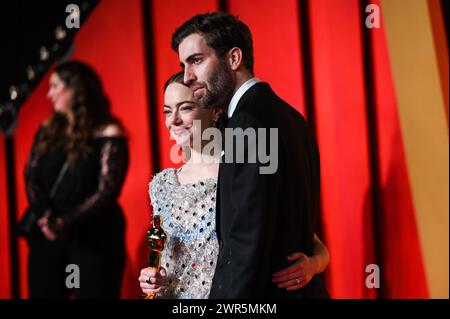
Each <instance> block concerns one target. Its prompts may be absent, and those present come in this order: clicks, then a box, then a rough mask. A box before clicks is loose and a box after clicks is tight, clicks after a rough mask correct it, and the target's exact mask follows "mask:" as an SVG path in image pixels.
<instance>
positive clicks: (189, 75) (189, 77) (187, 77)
mask: <svg viewBox="0 0 450 319" xmlns="http://www.w3.org/2000/svg"><path fill="white" fill-rule="evenodd" d="M195 80H196V77H195V74H194V72H192V69H191V68H189V67H186V68H185V69H184V79H183V81H184V84H186V85H190V84H191V83H192V82H194V81H195Z"/></svg>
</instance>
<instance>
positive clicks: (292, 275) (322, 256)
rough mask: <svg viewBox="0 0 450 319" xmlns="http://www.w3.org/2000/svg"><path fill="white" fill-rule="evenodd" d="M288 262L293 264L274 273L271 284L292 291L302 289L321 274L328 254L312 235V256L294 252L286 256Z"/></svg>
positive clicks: (327, 260) (325, 248) (328, 259)
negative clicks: (315, 276)
mask: <svg viewBox="0 0 450 319" xmlns="http://www.w3.org/2000/svg"><path fill="white" fill-rule="evenodd" d="M288 260H290V261H295V262H294V264H292V265H290V266H289V267H287V268H285V269H283V270H281V271H279V272H277V273H275V274H274V276H273V279H272V282H274V283H277V286H278V287H279V288H286V290H288V291H292V290H297V289H300V288H303V287H304V286H306V285H307V284H308V283H309V282H310V280H311V279H312V278H313V277H314V275H317V274H320V273H322V272H323V271H324V270H325V269H326V268H327V266H328V263H329V261H330V254H329V252H328V248H327V247H326V246H325V245H324V244H323V243H322V241H321V240H320V239H319V237H317V235H316V234H314V238H313V255H312V256H310V257H308V256H306V255H305V254H303V253H301V252H295V253H293V254H291V255H289V256H288Z"/></svg>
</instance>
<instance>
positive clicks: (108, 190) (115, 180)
mask: <svg viewBox="0 0 450 319" xmlns="http://www.w3.org/2000/svg"><path fill="white" fill-rule="evenodd" d="M104 132H106V133H107V134H105V133H104V134H103V135H97V137H110V138H111V139H110V140H108V141H106V142H105V144H104V145H103V146H102V149H101V151H100V158H99V160H100V165H101V167H100V175H99V177H98V186H97V190H96V192H95V193H94V194H92V195H91V196H89V197H88V198H86V199H85V200H84V201H83V202H82V203H80V205H79V206H78V207H76V208H75V209H74V210H73V211H72V212H69V213H68V214H67V215H66V216H64V217H62V218H57V219H56V221H55V232H56V233H57V234H59V235H63V234H65V233H67V232H68V229H69V228H70V226H71V225H72V223H74V222H77V221H79V220H86V219H89V218H91V217H92V215H93V213H94V212H95V211H98V209H100V208H102V207H103V206H105V205H107V204H109V203H110V202H111V201H112V200H114V199H115V198H116V197H117V196H118V195H119V194H120V190H121V189H122V185H123V182H124V180H125V176H126V173H127V169H128V145H127V141H126V139H124V138H113V137H123V135H120V130H118V129H117V128H111V129H109V128H108V127H107V128H106V129H105V130H104ZM111 132H112V133H111Z"/></svg>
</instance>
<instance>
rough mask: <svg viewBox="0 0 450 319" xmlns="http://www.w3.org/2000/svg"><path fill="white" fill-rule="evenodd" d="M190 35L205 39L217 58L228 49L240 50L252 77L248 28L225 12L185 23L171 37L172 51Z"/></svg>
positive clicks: (250, 35)
mask: <svg viewBox="0 0 450 319" xmlns="http://www.w3.org/2000/svg"><path fill="white" fill-rule="evenodd" d="M192 33H199V34H201V35H203V36H204V37H205V40H206V44H208V46H209V47H211V48H213V49H214V50H215V51H216V54H217V56H218V57H223V56H225V53H227V52H228V51H229V50H230V49H232V48H234V47H238V48H240V49H241V50H242V62H243V64H244V66H245V67H246V68H247V70H248V71H250V73H251V74H252V75H253V64H254V58H253V40H252V34H251V32H250V29H249V28H248V26H247V25H246V24H245V23H244V22H242V21H240V20H239V19H238V18H236V17H235V16H233V15H231V14H229V13H225V12H214V13H206V14H199V15H196V16H194V17H192V18H191V19H190V20H188V21H186V22H185V23H184V24H183V25H182V26H181V27H179V28H178V29H177V30H175V32H174V34H173V35H172V49H173V50H174V51H175V52H178V46H179V45H180V43H181V42H182V41H183V39H184V38H186V37H187V36H189V35H191V34H192Z"/></svg>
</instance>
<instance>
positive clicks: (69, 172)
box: [25, 61, 128, 298]
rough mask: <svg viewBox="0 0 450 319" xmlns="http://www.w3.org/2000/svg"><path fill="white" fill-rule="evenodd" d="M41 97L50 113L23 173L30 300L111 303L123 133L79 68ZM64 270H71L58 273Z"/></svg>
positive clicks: (121, 225)
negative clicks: (32, 226) (31, 224)
mask: <svg viewBox="0 0 450 319" xmlns="http://www.w3.org/2000/svg"><path fill="white" fill-rule="evenodd" d="M48 98H49V99H50V100H51V102H52V104H53V108H54V112H53V114H52V116H51V117H50V118H49V119H47V120H45V121H44V122H43V123H42V124H41V126H40V128H39V130H38V132H37V134H36V136H35V139H34V142H33V146H32V149H31V153H30V156H29V160H28V162H27V165H26V169H25V180H26V190H27V197H28V201H29V205H30V209H31V210H33V211H34V213H36V215H37V216H39V217H38V220H37V222H36V224H37V227H36V229H37V231H36V232H34V234H32V235H30V236H28V243H29V246H30V253H29V260H28V271H29V281H28V284H29V293H30V297H31V298H66V297H68V295H69V293H70V290H69V289H70V288H75V289H73V290H74V292H75V297H76V298H118V297H119V294H120V284H121V279H122V272H123V267H124V259H125V245H124V230H125V221H124V217H123V213H122V210H121V208H120V206H119V204H118V202H117V198H118V196H119V194H120V191H121V188H122V185H123V183H124V180H125V176H126V172H127V168H128V144H127V138H126V136H125V133H124V128H123V126H122V124H121V123H120V121H119V120H118V119H117V118H115V117H114V116H113V115H112V114H111V112H110V109H109V100H108V98H107V97H106V96H105V93H104V92H103V89H102V85H101V82H100V79H99V77H98V76H97V74H96V73H95V72H94V71H93V70H92V69H91V68H90V67H89V66H88V65H86V64H84V63H82V62H76V61H69V62H65V63H62V64H60V65H59V66H57V67H56V68H55V70H54V72H53V73H52V74H51V77H50V88H49V91H48ZM70 264H74V265H76V266H75V268H73V266H72V268H67V270H66V267H67V266H68V265H70ZM77 267H78V268H77ZM69 269H70V272H69ZM73 269H77V270H79V273H77V271H74V270H73ZM66 271H68V272H66ZM69 275H70V276H71V277H68V276H69ZM78 275H79V278H76V277H74V276H78ZM66 279H67V280H66ZM66 282H67V283H66ZM78 284H79V285H78ZM78 286H79V287H78Z"/></svg>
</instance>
